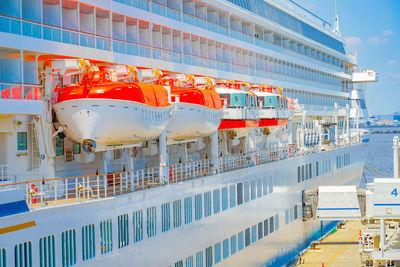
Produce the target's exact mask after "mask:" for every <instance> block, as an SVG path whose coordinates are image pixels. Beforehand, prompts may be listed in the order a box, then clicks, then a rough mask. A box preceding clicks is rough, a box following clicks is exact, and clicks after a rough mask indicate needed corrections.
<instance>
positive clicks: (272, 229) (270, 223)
mask: <svg viewBox="0 0 400 267" xmlns="http://www.w3.org/2000/svg"><path fill="white" fill-rule="evenodd" d="M274 231H275V228H274V217H270V218H269V232H270V233H271V234H272V233H273V232H274Z"/></svg>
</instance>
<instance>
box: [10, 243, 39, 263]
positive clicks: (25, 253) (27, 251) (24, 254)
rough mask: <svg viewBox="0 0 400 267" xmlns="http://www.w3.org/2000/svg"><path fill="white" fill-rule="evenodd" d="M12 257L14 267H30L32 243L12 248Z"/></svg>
mask: <svg viewBox="0 0 400 267" xmlns="http://www.w3.org/2000/svg"><path fill="white" fill-rule="evenodd" d="M14 256H15V266H21V267H32V266H33V265H32V241H28V242H24V243H21V244H18V245H16V246H15V248H14ZM4 266H6V265H4Z"/></svg>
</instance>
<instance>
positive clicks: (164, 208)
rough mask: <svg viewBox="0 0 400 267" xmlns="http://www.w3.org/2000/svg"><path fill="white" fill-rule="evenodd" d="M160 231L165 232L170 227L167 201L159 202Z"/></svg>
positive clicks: (169, 206)
mask: <svg viewBox="0 0 400 267" xmlns="http://www.w3.org/2000/svg"><path fill="white" fill-rule="evenodd" d="M161 222H162V225H161V231H162V232H167V231H169V230H170V229H171V205H170V204H169V203H164V204H161Z"/></svg>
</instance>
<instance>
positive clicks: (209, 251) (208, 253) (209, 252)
mask: <svg viewBox="0 0 400 267" xmlns="http://www.w3.org/2000/svg"><path fill="white" fill-rule="evenodd" d="M212 265H213V255H212V247H208V248H206V267H211V266H212Z"/></svg>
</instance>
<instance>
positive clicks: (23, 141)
mask: <svg viewBox="0 0 400 267" xmlns="http://www.w3.org/2000/svg"><path fill="white" fill-rule="evenodd" d="M17 150H19V151H21V150H28V133H27V132H18V133H17Z"/></svg>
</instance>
